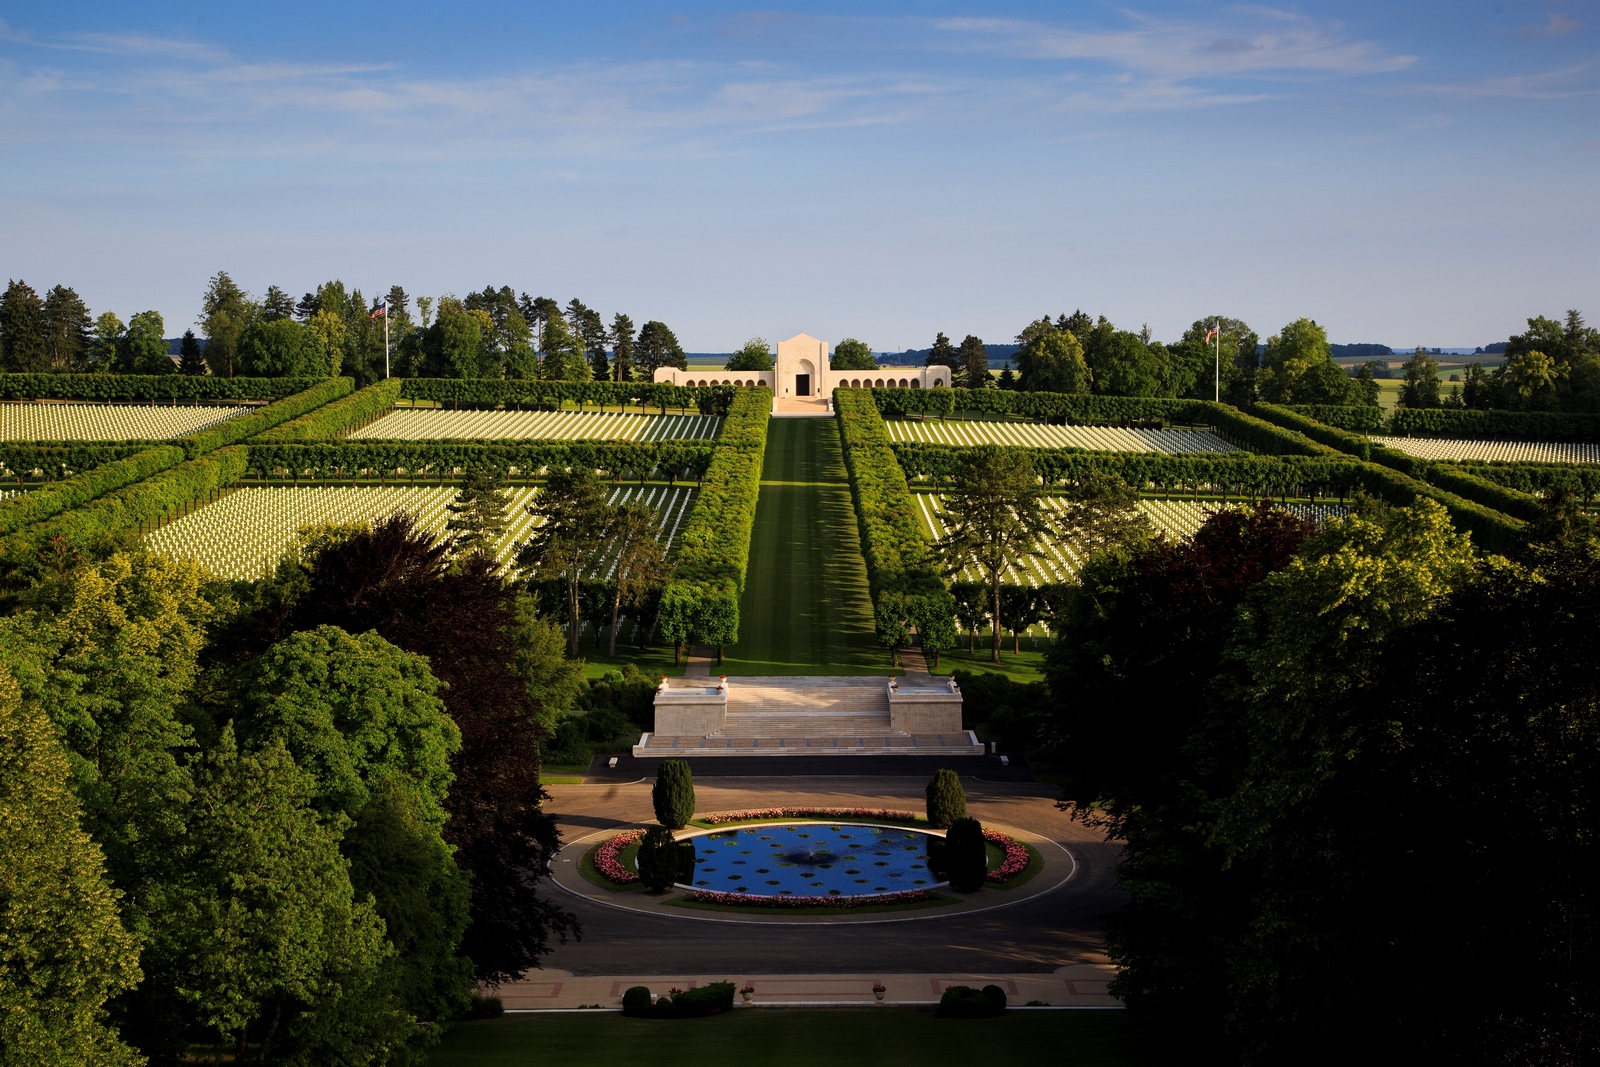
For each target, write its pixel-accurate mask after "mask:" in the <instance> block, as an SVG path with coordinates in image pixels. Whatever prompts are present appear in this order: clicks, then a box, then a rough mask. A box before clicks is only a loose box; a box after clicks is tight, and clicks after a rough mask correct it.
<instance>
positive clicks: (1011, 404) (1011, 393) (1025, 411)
mask: <svg viewBox="0 0 1600 1067" xmlns="http://www.w3.org/2000/svg"><path fill="white" fill-rule="evenodd" d="M841 392H850V393H857V392H859V393H870V395H871V396H872V402H873V404H874V405H875V406H876V407H877V409H878V412H879V414H882V415H936V416H946V415H953V414H955V413H956V412H958V411H972V412H982V413H985V414H993V415H1021V416H1025V417H1031V418H1067V419H1072V420H1074V421H1078V422H1098V423H1126V422H1170V421H1182V418H1183V413H1184V412H1185V411H1186V410H1187V409H1189V408H1191V407H1193V405H1194V404H1195V401H1193V400H1181V399H1177V398H1173V397H1145V396H1100V395H1097V394H1093V393H1030V392H1023V391H1020V390H1011V389H942V388H940V389H871V390H866V389H863V390H854V389H851V390H841Z"/></svg>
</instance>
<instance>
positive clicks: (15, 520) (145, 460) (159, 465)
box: [0, 445, 183, 536]
mask: <svg viewBox="0 0 1600 1067" xmlns="http://www.w3.org/2000/svg"><path fill="white" fill-rule="evenodd" d="M182 462H183V449H181V448H175V447H173V446H172V445H161V446H158V447H156V448H148V449H145V450H144V451H142V452H136V453H134V454H133V455H131V456H129V457H127V458H126V459H119V460H116V461H115V462H112V463H106V464H103V465H101V466H98V467H96V468H94V469H93V470H89V471H85V472H83V473H82V474H75V475H73V476H72V477H71V478H65V479H63V480H61V481H59V482H51V483H49V484H48V485H42V486H40V487H39V488H37V489H35V490H33V491H32V492H30V493H28V494H26V495H25V496H19V497H14V498H12V499H10V500H6V501H0V536H3V535H5V534H9V533H13V532H15V531H17V530H20V529H22V528H23V527H25V526H29V525H32V524H33V523H36V522H43V521H44V520H46V519H49V518H52V517H54V516H56V515H59V514H61V513H62V512H64V511H66V510H68V509H69V508H75V507H81V506H82V505H84V504H86V503H88V502H89V501H91V500H94V499H96V498H97V497H100V496H103V495H105V494H106V493H109V492H111V491H112V490H114V489H121V488H122V487H123V486H125V485H132V484H133V483H135V482H139V481H142V480H144V479H146V478H149V477H150V476H151V475H154V474H159V473H160V472H162V471H165V470H171V469H172V468H173V467H176V466H177V465H178V464H180V463H182Z"/></svg>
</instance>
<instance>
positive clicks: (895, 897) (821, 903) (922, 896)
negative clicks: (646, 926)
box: [684, 889, 934, 911]
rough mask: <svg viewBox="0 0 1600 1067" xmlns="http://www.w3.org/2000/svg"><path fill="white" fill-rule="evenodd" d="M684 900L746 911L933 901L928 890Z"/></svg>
mask: <svg viewBox="0 0 1600 1067" xmlns="http://www.w3.org/2000/svg"><path fill="white" fill-rule="evenodd" d="M684 899H686V900H689V901H692V902H694V903H696V904H732V905H735V906H738V907H746V908H784V909H787V908H834V909H837V910H840V911H843V910H846V909H849V908H864V907H874V908H876V907H881V906H883V905H884V904H920V903H923V902H924V901H929V900H933V899H934V896H933V894H932V893H930V892H928V890H926V889H909V890H906V891H905V892H903V893H880V894H878V895H877V896H850V897H846V896H837V897H833V896H829V897H793V896H790V897H767V896H757V895H755V894H753V893H712V892H708V891H706V890H704V889H696V890H695V891H694V892H692V893H689V894H688V895H687V896H686V897H685V898H684Z"/></svg>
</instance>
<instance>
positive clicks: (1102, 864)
mask: <svg viewBox="0 0 1600 1067" xmlns="http://www.w3.org/2000/svg"><path fill="white" fill-rule="evenodd" d="M773 758H774V759H779V758H782V757H773ZM962 785H963V786H964V787H965V788H966V790H967V808H968V811H969V813H970V814H972V815H973V816H974V817H975V818H977V819H979V820H980V821H982V822H984V823H989V822H993V823H997V824H1001V825H1010V826H1015V827H1018V828H1022V829H1027V830H1031V831H1033V832H1034V833H1037V834H1040V835H1042V836H1045V837H1050V838H1053V839H1055V840H1056V841H1059V842H1061V843H1062V844H1063V845H1065V846H1066V847H1067V848H1068V849H1069V850H1070V851H1071V852H1072V854H1073V856H1074V857H1075V858H1076V860H1077V862H1078V869H1077V873H1076V874H1075V875H1074V876H1073V878H1072V879H1071V880H1070V881H1069V882H1067V884H1066V885H1064V886H1062V887H1061V888H1060V889H1057V890H1055V891H1054V892H1051V893H1045V894H1042V895H1040V896H1037V897H1034V898H1031V899H1029V900H1025V901H1023V902H1021V903H1018V904H1016V905H1014V906H1012V907H1006V908H1001V909H999V910H995V911H987V912H981V913H976V914H972V915H967V916H961V915H946V916H939V915H929V916H927V917H919V918H917V919H915V920H913V921H903V922H874V923H862V922H853V923H849V924H844V925H839V926H818V925H803V926H801V925H796V926H784V925H777V924H765V923H763V924H759V925H758V924H753V923H741V924H739V925H729V924H726V923H715V922H699V921H695V920H694V919H692V918H687V917H685V918H677V917H671V918H668V917H660V916H653V915H646V914H640V913H637V912H630V911H622V910H618V909H616V908H610V907H606V906H604V905H597V904H593V903H590V902H589V901H587V900H584V899H582V898H580V897H577V896H575V895H573V894H571V893H569V892H567V891H565V890H563V889H561V888H560V887H558V886H556V885H555V884H554V883H552V882H548V881H547V882H545V883H544V886H543V887H542V889H541V892H542V893H544V894H546V895H547V897H548V898H549V899H550V900H551V901H553V902H557V903H559V904H560V906H561V907H563V908H566V909H567V910H570V911H572V912H573V913H574V914H576V915H577V916H578V919H579V921H580V922H581V923H582V924H583V939H582V940H581V941H577V942H570V941H569V942H568V943H567V944H565V945H559V946H557V948H556V950H555V951H554V952H553V953H551V954H550V956H548V957H546V959H545V960H544V961H543V962H544V966H546V967H556V968H562V969H565V970H568V971H571V972H572V973H573V974H576V975H586V974H665V973H673V972H675V971H682V970H686V969H688V970H693V971H696V972H700V971H708V972H709V971H727V972H730V973H731V972H759V973H766V974H804V973H823V972H835V973H842V972H868V971H882V972H904V973H921V972H936V971H960V972H967V973H983V972H1008V973H1025V972H1035V971H1037V972H1048V971H1053V970H1055V969H1056V968H1057V967H1061V966H1064V965H1067V964H1073V963H1104V962H1106V958H1105V950H1104V944H1103V940H1102V917H1103V916H1104V915H1106V914H1107V913H1108V912H1110V911H1113V910H1115V909H1116V908H1117V907H1118V906H1120V904H1121V903H1122V899H1123V896H1122V892H1121V890H1119V889H1118V888H1117V885H1116V881H1115V879H1114V878H1113V877H1112V874H1111V867H1112V865H1113V864H1114V863H1115V862H1116V858H1117V852H1118V846H1117V845H1115V844H1112V843H1108V842H1106V841H1105V840H1104V838H1102V837H1101V836H1100V835H1099V834H1098V833H1096V832H1095V831H1093V830H1089V829H1087V828H1085V827H1084V826H1082V825H1081V824H1079V823H1074V822H1072V821H1071V820H1070V819H1068V817H1067V816H1066V815H1065V814H1064V813H1062V812H1060V811H1057V810H1056V807H1055V798H1056V796H1057V795H1059V794H1058V792H1057V791H1056V790H1055V789H1054V788H1053V787H1051V786H1044V785H1031V784H1030V785H1023V784H1013V783H985V782H978V781H974V780H972V779H964V780H963V781H962ZM548 789H549V792H550V796H551V802H550V804H549V808H550V810H551V813H552V814H554V815H555V816H556V818H557V820H558V821H559V822H560V824H561V828H562V835H563V838H564V839H565V840H567V841H574V840H576V839H578V838H581V837H585V836H587V835H589V834H592V833H594V832H595V831H597V830H605V829H610V828H612V827H617V826H626V825H637V824H640V823H649V822H652V821H654V818H655V816H654V814H653V813H652V811H651V807H650V783H648V782H640V783H634V784H629V785H584V786H559V785H553V786H549V787H548ZM922 791H923V782H922V781H921V779H919V778H720V779H719V778H701V779H699V780H697V781H696V783H695V792H696V799H697V801H698V803H697V805H696V806H697V808H698V810H700V811H703V812H711V811H728V810H733V809H741V808H758V807H793V806H802V805H804V806H814V807H841V808H842V807H887V808H901V809H904V810H907V811H921V810H922V807H923V792H922ZM993 896H994V898H995V899H994V901H993V903H997V904H998V903H1004V902H1005V896H1004V894H1003V893H1002V892H1000V891H995V892H994V893H993ZM738 918H741V919H742V918H748V916H745V915H740V916H738Z"/></svg>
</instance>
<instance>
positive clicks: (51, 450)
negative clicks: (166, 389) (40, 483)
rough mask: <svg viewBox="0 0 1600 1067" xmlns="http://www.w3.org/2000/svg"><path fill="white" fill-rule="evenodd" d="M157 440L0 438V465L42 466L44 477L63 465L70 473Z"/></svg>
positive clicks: (22, 469)
mask: <svg viewBox="0 0 1600 1067" xmlns="http://www.w3.org/2000/svg"><path fill="white" fill-rule="evenodd" d="M158 444H160V442H159V441H116V442H108V441H50V442H43V443H41V442H39V441H0V469H3V470H10V471H17V472H27V471H33V470H42V471H44V473H45V477H46V478H50V477H52V474H53V472H59V471H60V470H61V469H62V468H65V469H66V470H68V471H71V472H72V473H73V474H81V473H83V472H84V471H88V470H93V469H94V468H96V467H99V466H101V465H103V464H106V463H114V462H116V461H117V460H119V459H127V458H128V457H129V456H132V455H136V454H137V453H140V452H144V451H147V450H149V449H151V448H154V447H155V446H156V445H158Z"/></svg>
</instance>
